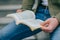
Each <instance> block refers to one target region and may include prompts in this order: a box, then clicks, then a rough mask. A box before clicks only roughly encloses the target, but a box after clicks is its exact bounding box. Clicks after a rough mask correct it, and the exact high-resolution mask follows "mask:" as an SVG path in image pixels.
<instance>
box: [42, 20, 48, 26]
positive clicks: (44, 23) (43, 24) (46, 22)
mask: <svg viewBox="0 0 60 40" xmlns="http://www.w3.org/2000/svg"><path fill="white" fill-rule="evenodd" d="M46 24H49V20H46V21H45V22H43V23H42V24H41V25H42V26H45V25H46Z"/></svg>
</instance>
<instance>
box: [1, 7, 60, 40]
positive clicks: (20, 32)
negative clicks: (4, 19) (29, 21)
mask: <svg viewBox="0 0 60 40" xmlns="http://www.w3.org/2000/svg"><path fill="white" fill-rule="evenodd" d="M35 15H36V19H41V20H46V19H47V18H49V17H50V14H49V11H48V8H47V9H44V7H43V6H40V7H39V8H38V10H37V12H36V14H35ZM38 32H41V29H37V30H35V31H31V30H30V28H29V27H28V26H26V25H24V24H19V25H16V24H15V21H13V22H11V23H9V24H8V25H7V26H5V27H4V28H3V29H1V30H0V40H21V39H23V38H26V37H29V36H32V35H34V34H37V33H38ZM59 34H60V27H57V28H56V30H54V32H52V33H51V34H50V35H51V36H50V39H51V40H60V38H59V37H60V35H59Z"/></svg>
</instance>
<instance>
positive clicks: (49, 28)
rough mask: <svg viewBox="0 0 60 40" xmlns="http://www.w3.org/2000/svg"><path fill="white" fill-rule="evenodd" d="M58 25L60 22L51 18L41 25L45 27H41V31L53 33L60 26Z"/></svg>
mask: <svg viewBox="0 0 60 40" xmlns="http://www.w3.org/2000/svg"><path fill="white" fill-rule="evenodd" d="M58 24H59V22H58V20H57V18H49V19H47V20H46V21H45V22H44V23H42V24H41V25H42V26H43V27H41V29H42V30H43V31H45V32H49V33H51V32H53V30H54V29H55V28H56V27H57V26H58Z"/></svg>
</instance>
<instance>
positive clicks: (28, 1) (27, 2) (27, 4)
mask: <svg viewBox="0 0 60 40" xmlns="http://www.w3.org/2000/svg"><path fill="white" fill-rule="evenodd" d="M34 1H35V0H23V2H22V8H21V9H22V10H32V7H33V4H34Z"/></svg>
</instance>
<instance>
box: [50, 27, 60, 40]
mask: <svg viewBox="0 0 60 40" xmlns="http://www.w3.org/2000/svg"><path fill="white" fill-rule="evenodd" d="M50 39H51V40H60V26H58V27H57V28H56V29H55V30H54V31H53V32H52V33H51V34H50Z"/></svg>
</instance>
